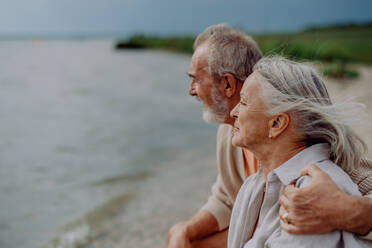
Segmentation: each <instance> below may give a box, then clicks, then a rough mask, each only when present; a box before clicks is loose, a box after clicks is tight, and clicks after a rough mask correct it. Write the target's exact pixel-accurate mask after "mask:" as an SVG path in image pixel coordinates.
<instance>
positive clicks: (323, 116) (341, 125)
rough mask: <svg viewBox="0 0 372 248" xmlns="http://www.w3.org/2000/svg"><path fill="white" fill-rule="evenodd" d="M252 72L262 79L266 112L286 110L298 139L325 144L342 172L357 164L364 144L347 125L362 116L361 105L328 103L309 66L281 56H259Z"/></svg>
mask: <svg viewBox="0 0 372 248" xmlns="http://www.w3.org/2000/svg"><path fill="white" fill-rule="evenodd" d="M253 71H254V72H258V73H259V75H260V77H261V78H262V79H263V84H262V87H261V93H262V99H263V101H264V103H265V105H266V108H267V113H268V114H269V115H275V114H279V113H288V114H289V115H290V116H291V118H292V120H293V121H294V122H293V123H294V126H295V129H296V131H297V133H298V134H299V135H300V136H301V137H302V139H301V140H300V142H304V143H305V144H306V145H308V146H310V145H313V144H317V143H328V144H329V145H330V147H331V154H330V156H331V157H330V158H331V160H332V161H333V162H334V163H336V164H338V165H339V166H340V167H341V168H342V169H344V170H345V171H346V172H351V171H352V170H353V169H354V165H359V163H360V161H361V159H362V157H363V155H364V154H365V153H366V151H367V145H366V144H365V142H364V141H363V140H362V139H361V138H360V137H359V136H358V135H357V134H356V133H355V132H354V131H353V130H352V129H351V127H350V126H351V124H353V123H355V121H356V120H360V118H361V117H362V116H365V112H364V105H363V104H359V103H355V102H352V101H345V102H343V103H338V104H332V102H331V99H330V97H329V95H328V92H327V89H326V87H325V84H324V82H323V81H322V79H321V78H320V77H319V76H318V74H317V73H316V72H315V71H314V70H313V69H312V68H311V67H310V66H307V65H305V64H301V63H297V62H293V61H290V60H287V59H285V58H282V57H271V58H264V59H261V60H260V61H259V62H258V63H257V64H256V65H255V66H254V69H253Z"/></svg>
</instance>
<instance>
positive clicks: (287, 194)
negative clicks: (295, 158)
mask: <svg viewBox="0 0 372 248" xmlns="http://www.w3.org/2000/svg"><path fill="white" fill-rule="evenodd" d="M297 190H298V188H296V186H295V185H294V184H290V185H288V186H287V187H285V188H284V190H283V192H282V195H284V196H285V197H286V198H291V196H293V194H294V193H295V192H296V191H297Z"/></svg>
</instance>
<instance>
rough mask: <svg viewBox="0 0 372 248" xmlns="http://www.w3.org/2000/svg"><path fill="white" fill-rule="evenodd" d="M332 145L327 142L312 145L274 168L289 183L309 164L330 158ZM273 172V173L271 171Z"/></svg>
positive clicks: (283, 180) (285, 182) (281, 179)
mask: <svg viewBox="0 0 372 248" xmlns="http://www.w3.org/2000/svg"><path fill="white" fill-rule="evenodd" d="M329 154H330V147H329V145H328V144H326V143H321V144H316V145H312V146H310V147H308V148H306V149H305V150H302V151H301V152H299V153H297V154H296V155H295V156H293V157H292V158H291V159H289V160H288V161H287V162H285V163H284V164H282V165H281V166H279V167H278V168H276V169H275V170H273V172H272V173H274V174H276V175H277V176H278V177H279V179H280V181H281V182H282V183H283V184H284V185H289V184H290V183H292V182H293V181H294V180H295V179H297V178H298V177H299V176H300V172H301V170H302V169H303V168H305V167H306V166H307V165H308V164H314V163H317V162H320V161H323V160H325V159H329ZM270 174H271V173H270Z"/></svg>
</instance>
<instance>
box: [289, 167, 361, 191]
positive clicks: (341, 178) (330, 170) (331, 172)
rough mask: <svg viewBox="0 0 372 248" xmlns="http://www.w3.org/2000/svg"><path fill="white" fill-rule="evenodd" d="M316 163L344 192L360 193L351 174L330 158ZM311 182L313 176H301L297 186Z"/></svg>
mask: <svg viewBox="0 0 372 248" xmlns="http://www.w3.org/2000/svg"><path fill="white" fill-rule="evenodd" d="M315 165H317V166H318V167H319V169H321V170H322V171H323V172H325V173H326V174H327V175H328V176H329V177H330V178H331V179H332V181H333V182H334V183H335V184H336V185H337V186H338V187H340V188H341V189H342V190H343V191H344V192H346V193H348V194H350V195H360V192H359V190H358V186H357V185H356V184H355V183H354V182H353V181H352V180H351V178H350V176H349V175H348V174H347V173H346V172H345V171H344V170H343V169H341V168H340V167H339V166H338V165H336V164H335V163H333V162H332V161H330V160H324V161H321V162H318V163H316V164H315ZM310 183H311V177H309V176H301V177H300V178H299V179H298V180H297V182H296V186H297V187H299V188H303V187H306V186H307V185H309V184H310Z"/></svg>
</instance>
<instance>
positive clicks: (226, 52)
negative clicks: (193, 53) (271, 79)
mask: <svg viewBox="0 0 372 248" xmlns="http://www.w3.org/2000/svg"><path fill="white" fill-rule="evenodd" d="M205 42H208V70H209V74H210V75H212V76H213V77H214V78H215V81H217V82H219V79H220V78H221V77H222V76H223V74H225V73H231V74H233V75H234V76H235V77H236V78H237V79H238V80H239V81H241V82H244V81H245V79H246V78H247V77H248V76H249V75H250V74H251V73H252V70H253V66H254V64H256V62H257V61H258V60H259V59H260V58H261V57H262V53H261V50H260V48H259V47H258V45H257V43H256V42H255V41H254V40H253V39H252V38H251V37H250V36H248V35H246V34H245V33H243V32H242V31H239V30H237V29H233V28H231V27H229V26H227V25H226V24H217V25H213V26H210V27H208V28H207V29H205V30H204V31H203V32H202V33H201V34H199V35H198V37H197V38H196V40H195V42H194V50H196V49H197V48H198V46H200V45H201V44H204V43H205Z"/></svg>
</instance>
